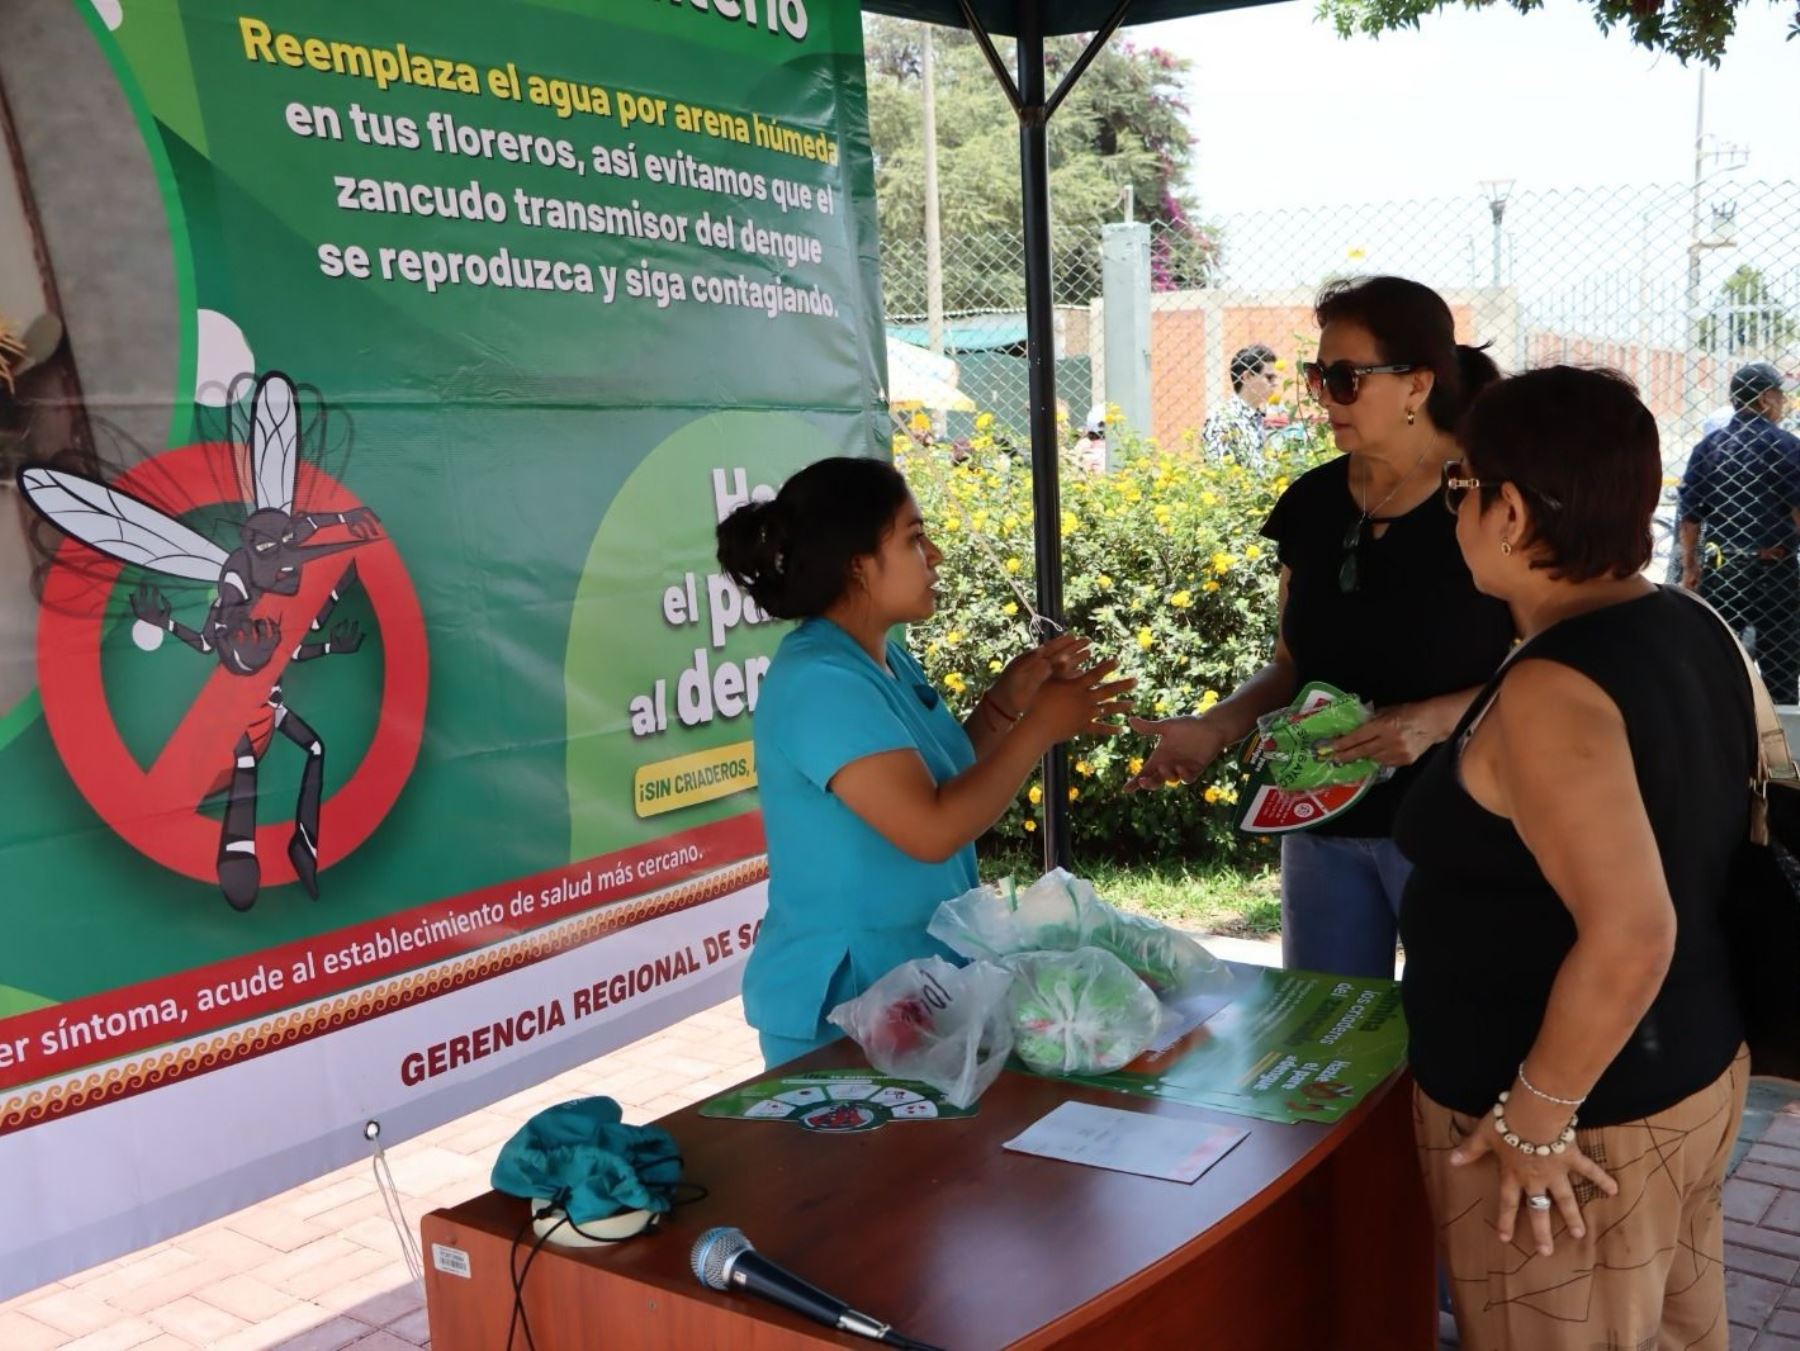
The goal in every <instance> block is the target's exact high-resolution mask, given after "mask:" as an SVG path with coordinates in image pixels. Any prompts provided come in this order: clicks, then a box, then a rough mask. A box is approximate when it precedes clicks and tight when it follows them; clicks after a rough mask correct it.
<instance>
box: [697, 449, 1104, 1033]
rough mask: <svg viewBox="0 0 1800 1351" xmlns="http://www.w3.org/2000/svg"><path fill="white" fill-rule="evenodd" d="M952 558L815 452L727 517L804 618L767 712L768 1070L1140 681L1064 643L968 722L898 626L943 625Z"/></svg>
mask: <svg viewBox="0 0 1800 1351" xmlns="http://www.w3.org/2000/svg"><path fill="white" fill-rule="evenodd" d="M942 558H943V555H942V554H940V553H939V552H938V550H937V549H936V548H935V547H934V546H933V545H932V543H931V541H930V540H929V539H928V538H927V537H926V533H925V523H924V521H923V519H922V518H921V517H920V514H919V508H918V504H917V503H916V502H914V501H913V497H912V494H911V492H909V491H908V490H907V486H906V480H905V479H904V478H902V477H901V475H900V473H899V471H898V470H896V469H894V468H893V466H891V465H889V464H886V463H884V462H882V461H880V460H865V459H848V458H844V459H830V460H821V461H819V462H818V463H816V464H813V465H811V466H809V467H808V468H806V469H803V470H802V471H801V472H800V473H798V474H796V475H795V476H794V477H793V478H791V479H789V480H788V482H787V483H786V485H784V486H783V488H782V490H781V492H780V495H779V496H777V497H776V498H775V499H774V500H773V501H770V502H752V503H750V504H748V505H746V506H744V507H741V508H739V509H738V510H737V511H735V512H733V513H732V514H731V516H730V517H728V518H727V519H726V520H725V521H723V522H722V523H721V524H720V526H719V563H720V565H721V566H722V567H723V568H724V569H725V570H726V572H728V573H730V574H731V576H732V577H734V578H735V579H736V580H737V581H738V583H739V584H740V585H742V586H743V588H744V589H745V590H746V591H747V592H748V593H749V594H750V597H751V599H752V600H753V601H754V602H755V603H756V605H757V607H758V608H759V609H761V610H762V611H764V612H765V613H767V614H769V615H771V616H773V617H775V618H777V619H797V620H799V621H800V623H799V625H798V626H797V627H796V628H795V629H794V630H793V631H792V632H791V633H789V634H788V635H787V637H786V638H784V639H783V640H782V643H781V647H780V648H779V650H778V651H777V652H776V654H775V659H774V661H773V663H772V664H771V665H770V667H769V672H768V674H767V675H766V676H765V677H764V679H763V684H762V690H761V694H760V696H759V700H758V703H757V708H756V731H755V738H756V768H757V778H758V783H759V787H760V790H761V794H762V810H763V825H764V829H765V831H766V834H767V836H768V850H769V910H768V917H767V919H766V920H765V921H764V923H763V927H762V933H761V935H760V936H759V937H758V939H757V943H756V948H755V950H754V951H753V952H752V953H751V954H750V960H749V963H748V965H747V966H746V967H745V968H744V1012H745V1015H746V1017H748V1019H749V1021H750V1023H751V1025H752V1026H753V1027H755V1028H756V1029H757V1031H758V1032H759V1033H760V1034H761V1040H762V1052H763V1059H764V1061H765V1062H766V1063H767V1064H769V1065H771V1066H773V1065H779V1064H783V1063H785V1062H786V1061H788V1060H792V1059H793V1058H794V1057H796V1056H799V1055H803V1054H805V1053H806V1052H807V1051H810V1050H812V1049H814V1048H815V1047H818V1046H822V1045H824V1044H825V1043H826V1042H828V1041H832V1040H834V1039H835V1038H837V1037H838V1036H840V1035H841V1033H839V1032H838V1030H837V1029H836V1028H835V1027H833V1026H832V1025H831V1024H829V1023H827V1022H826V1021H825V1015H826V1014H827V1013H829V1012H830V1011H831V1010H832V1009H833V1008H835V1007H836V1006H837V1005H838V1004H840V1003H842V1002H843V1001H844V1000H846V999H853V998H855V997H856V996H857V995H859V994H861V993H862V992H863V991H864V990H866V989H867V988H868V987H869V986H870V985H872V984H874V983H875V981H877V980H879V979H880V978H881V977H882V976H884V975H886V974H887V972H888V971H889V970H891V969H892V968H893V967H895V966H897V965H899V964H900V963H901V962H904V961H906V960H908V959H909V958H913V957H926V956H931V955H934V954H935V955H938V956H943V957H951V956H952V955H953V954H951V953H950V952H949V951H948V950H947V949H946V948H944V947H943V946H942V945H941V944H939V943H938V942H937V941H936V940H935V939H933V938H931V937H930V936H929V935H928V934H927V933H926V932H925V926H926V924H927V923H928V922H929V921H930V919H931V915H932V912H933V911H935V910H936V909H937V907H938V905H939V904H940V903H942V902H944V901H947V900H949V899H951V898H952V897H955V896H960V895H962V893H963V892H965V891H968V890H969V889H970V888H972V887H974V886H975V885H976V883H977V878H976V873H975V841H976V839H977V838H979V837H980V836H981V835H982V834H983V833H984V832H986V831H987V830H988V829H989V828H990V827H991V826H992V825H993V824H994V822H995V821H996V820H998V819H999V818H1000V815H1001V813H1003V812H1004V811H1005V810H1006V808H1007V806H1008V804H1009V803H1011V802H1012V800H1013V798H1014V797H1015V796H1016V795H1017V794H1018V792H1019V789H1020V788H1021V787H1022V786H1023V785H1024V783H1025V781H1026V779H1027V778H1029V777H1030V776H1031V774H1032V772H1033V771H1034V770H1035V769H1036V767H1037V764H1038V762H1039V761H1040V760H1041V759H1042V758H1043V756H1044V755H1045V753H1046V752H1047V751H1049V750H1050V748H1051V747H1053V746H1055V745H1057V744H1059V743H1060V742H1063V741H1066V740H1068V739H1069V738H1071V737H1074V736H1078V735H1082V734H1088V733H1092V734H1098V735H1113V734H1114V733H1115V732H1116V731H1117V729H1116V728H1115V727H1113V726H1112V725H1110V724H1108V723H1106V722H1103V721H1102V720H1103V719H1106V718H1109V717H1111V716H1113V715H1116V714H1119V713H1122V712H1126V711H1128V706H1127V705H1126V704H1125V703H1124V702H1123V696H1124V694H1125V693H1126V692H1127V691H1128V690H1129V689H1130V688H1131V682H1130V681H1125V680H1113V679H1110V677H1111V675H1112V672H1113V670H1114V668H1115V666H1116V665H1117V663H1116V662H1111V661H1108V662H1102V663H1099V664H1098V665H1087V664H1086V657H1087V649H1086V646H1085V644H1083V643H1081V642H1080V641H1078V640H1076V639H1072V638H1060V639H1057V640H1055V641H1053V642H1051V643H1048V644H1045V645H1044V646H1043V647H1040V648H1037V649H1035V650H1033V651H1030V652H1027V653H1025V654H1023V655H1021V656H1020V657H1018V658H1016V659H1015V660H1014V661H1013V662H1012V663H1011V664H1010V665H1009V666H1008V667H1007V668H1006V669H1005V670H1004V671H1002V672H1001V674H1000V675H999V676H998V677H996V678H995V681H994V684H993V687H992V688H991V689H989V690H988V692H987V693H986V694H985V695H983V696H982V699H981V702H980V703H979V704H977V705H976V708H975V711H974V713H972V714H971V715H970V717H969V719H968V721H967V722H966V723H958V722H957V720H956V719H955V717H953V716H952V715H951V713H950V711H949V710H948V709H947V708H946V707H945V706H944V703H943V701H942V700H941V699H940V698H939V697H938V694H937V692H936V691H935V690H934V689H932V687H931V683H930V681H929V680H928V679H927V678H926V675H925V671H924V669H923V668H922V667H921V666H920V665H919V663H918V662H917V661H915V660H914V659H913V657H912V656H911V654H910V653H908V652H907V650H906V648H905V646H904V645H903V644H902V643H901V642H900V641H899V640H897V639H896V638H894V637H893V636H892V631H893V630H894V629H896V628H898V627H899V626H901V625H904V624H913V623H918V622H920V621H922V620H925V619H928V618H930V617H931V614H932V612H933V610H934V609H935V608H936V587H937V569H938V564H939V563H940V562H941V561H942Z"/></svg>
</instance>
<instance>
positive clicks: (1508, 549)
mask: <svg viewBox="0 0 1800 1351" xmlns="http://www.w3.org/2000/svg"><path fill="white" fill-rule="evenodd" d="M1500 552H1501V553H1503V554H1505V555H1506V556H1507V557H1508V558H1511V557H1512V541H1511V540H1509V539H1503V540H1501V541H1500Z"/></svg>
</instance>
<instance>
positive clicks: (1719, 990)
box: [1394, 366, 1756, 1351]
mask: <svg viewBox="0 0 1800 1351" xmlns="http://www.w3.org/2000/svg"><path fill="white" fill-rule="evenodd" d="M1463 442H1464V444H1463V457H1462V460H1461V463H1459V464H1458V463H1452V464H1450V465H1447V466H1446V467H1445V470H1444V485H1445V502H1446V505H1447V506H1448V507H1449V508H1450V509H1451V511H1452V512H1453V513H1454V518H1455V525H1456V536H1457V539H1458V541H1459V543H1460V545H1461V548H1462V552H1463V555H1464V557H1465V558H1466V559H1467V560H1468V565H1469V568H1470V570H1471V572H1472V573H1473V576H1474V579H1475V585H1476V586H1478V587H1479V588H1480V589H1481V590H1482V592H1484V593H1485V594H1487V595H1489V596H1492V597H1494V598H1496V599H1498V600H1501V601H1504V602H1505V603H1506V604H1507V605H1508V606H1509V607H1510V609H1511V611H1512V613H1513V616H1514V618H1515V619H1516V621H1517V623H1518V626H1519V631H1520V632H1521V633H1522V634H1523V635H1524V642H1523V644H1522V645H1521V646H1520V647H1519V648H1518V650H1517V651H1516V652H1515V653H1514V654H1513V656H1512V659H1511V660H1510V661H1508V662H1507V663H1506V665H1505V666H1504V667H1503V668H1502V670H1501V671H1500V673H1499V674H1498V675H1496V676H1495V677H1494V678H1493V679H1492V680H1491V681H1490V682H1489V684H1488V686H1487V688H1486V689H1485V690H1484V691H1482V693H1481V695H1480V696H1479V697H1478V698H1477V699H1476V700H1475V702H1474V704H1473V705H1472V706H1471V708H1470V709H1469V712H1468V714H1467V715H1466V716H1465V717H1464V718H1463V720H1462V722H1461V724H1460V725H1459V726H1458V727H1457V729H1456V731H1455V733H1454V734H1453V736H1452V737H1451V740H1450V743H1449V745H1448V746H1447V747H1446V749H1445V751H1444V752H1443V753H1441V754H1439V755H1437V756H1434V757H1433V758H1432V759H1431V761H1430V762H1429V763H1428V764H1427V765H1426V767H1425V770H1424V773H1423V774H1422V775H1421V776H1420V778H1419V780H1418V782H1417V783H1416V784H1415V785H1414V787H1413V791H1412V793H1411V794H1410V795H1409V796H1408V797H1407V799H1406V803H1405V805H1404V806H1403V807H1402V808H1401V810H1400V815H1399V819H1398V821H1397V822H1396V824H1395V831H1394V833H1395V838H1396V839H1397V841H1398V842H1399V845H1400V847H1401V848H1402V849H1403V850H1404V851H1405V852H1406V855H1407V857H1408V858H1409V859H1410V860H1411V861H1412V863H1413V874H1412V879H1411V881H1410V882H1409V883H1408V884H1407V888H1406V897H1405V900H1404V903H1403V905H1402V907H1401V912H1400V932H1401V937H1402V939H1403V940H1404V942H1405V944H1406V971H1405V975H1404V979H1403V982H1402V996H1403V1000H1404V1005H1405V1009H1406V1023H1407V1027H1408V1029H1409V1034H1410V1043H1409V1046H1408V1050H1407V1059H1408V1061H1409V1062H1410V1064H1411V1066H1412V1073H1413V1077H1414V1082H1415V1085H1416V1088H1415V1100H1414V1111H1413V1120H1414V1124H1415V1128H1416V1134H1417V1142H1418V1149H1419V1157H1420V1162H1421V1165H1422V1167H1423V1170H1424V1175H1425V1182H1426V1191H1427V1193H1428V1195H1429V1198H1430V1201H1431V1207H1432V1211H1433V1213H1434V1215H1435V1217H1436V1219H1437V1225H1438V1240H1439V1249H1440V1252H1441V1253H1442V1254H1443V1257H1444V1259H1445V1261H1446V1263H1447V1265H1448V1268H1449V1276H1450V1287H1451V1293H1452V1298H1453V1302H1454V1304H1455V1309H1456V1321H1457V1326H1458V1328H1459V1329H1460V1330H1461V1334H1462V1345H1464V1346H1465V1347H1471V1348H1476V1347H1479V1348H1480V1349H1481V1351H1588V1349H1589V1348H1594V1347H1657V1348H1671V1347H1682V1348H1692V1349H1693V1351H1726V1344H1727V1341H1728V1340H1729V1339H1730V1333H1729V1330H1728V1327H1727V1323H1726V1317H1725V1280H1724V1246H1723V1245H1724V1240H1723V1216H1722V1214H1721V1209H1720V1188H1721V1186H1722V1184H1723V1182H1724V1178H1725V1169H1726V1166H1727V1164H1728V1162H1729V1160H1730V1157H1731V1150H1732V1145H1733V1143H1734V1142H1735V1140H1736V1138H1737V1133H1738V1123H1739V1121H1740V1119H1741V1117H1742V1115H1743V1109H1744V1095H1745V1090H1746V1087H1747V1084H1748V1056H1747V1054H1746V1052H1745V1050H1744V1048H1743V1026H1742V1023H1741V1019H1740V1015H1739V1011H1738V1004H1737V996H1736V992H1735V988H1734V984H1733V980H1732V972H1731V965H1730V953H1729V951H1728V949H1727V940H1726V935H1725V931H1724V929H1723V927H1722V924H1721V918H1720V910H1721V906H1722V904H1723V902H1724V899H1725V892H1726V887H1727V879H1728V877H1729V875H1730V873H1731V860H1732V857H1733V854H1734V853H1735V851H1736V850H1737V849H1738V848H1739V846H1740V845H1741V844H1742V843H1743V842H1744V841H1745V840H1746V839H1747V838H1748V834H1749V824H1750V816H1749V813H1750V791H1749V786H1748V785H1749V781H1750V776H1751V773H1752V770H1753V768H1754V765H1755V760H1756V733H1755V719H1754V716H1753V711H1752V705H1751V690H1750V683H1749V681H1748V680H1746V679H1745V676H1744V665H1743V658H1742V656H1741V654H1740V653H1739V651H1738V649H1737V645H1736V644H1735V643H1734V642H1732V640H1731V636H1730V634H1729V633H1728V632H1727V631H1726V629H1725V627H1724V626H1723V625H1722V624H1720V623H1719V621H1718V619H1717V618H1716V617H1715V616H1713V615H1712V614H1710V613H1708V612H1707V610H1706V608H1705V607H1704V606H1702V605H1700V604H1698V603H1696V602H1695V601H1694V600H1692V599H1691V598H1689V597H1687V596H1685V595H1683V594H1682V593H1681V592H1680V591H1679V590H1677V589H1675V588H1659V587H1657V586H1656V585H1654V584H1653V583H1651V582H1650V581H1648V580H1646V579H1645V578H1644V576H1643V569H1644V567H1645V565H1646V564H1647V563H1648V562H1649V561H1650V555H1651V534H1650V526H1651V517H1652V515H1653V513H1654V511H1655V509H1656V503H1657V499H1658V497H1659V496H1660V493H1661V487H1662V456H1661V453H1660V450H1659V448H1658V444H1657V430H1656V419H1655V417H1654V416H1652V414H1651V413H1650V410H1649V409H1647V408H1646V407H1644V405H1643V404H1642V403H1641V402H1640V401H1639V400H1638V398H1637V395H1636V393H1635V391H1634V390H1633V388H1632V386H1631V384H1630V383H1629V382H1628V381H1626V380H1625V379H1624V378H1623V377H1621V376H1617V375H1614V374H1612V373H1609V372H1604V371H1592V370H1576V369H1574V368H1571V367H1567V366H1561V367H1552V368H1549V369H1546V370H1539V371H1532V372H1530V373H1528V374H1525V375H1520V376H1517V377H1515V378H1513V379H1511V380H1506V381H1503V382H1501V383H1500V384H1498V385H1495V386H1493V387H1492V388H1491V389H1489V390H1487V391H1486V392H1484V393H1483V394H1482V395H1481V397H1480V398H1479V399H1477V400H1476V401H1475V405H1474V408H1473V409H1472V410H1471V411H1470V414H1469V418H1468V421H1467V423H1466V424H1465V429H1464V434H1463Z"/></svg>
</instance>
